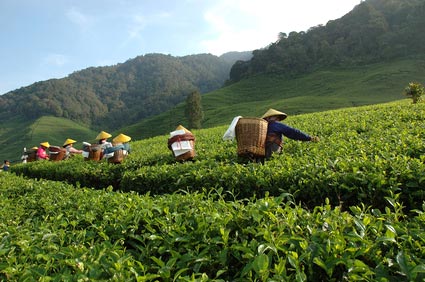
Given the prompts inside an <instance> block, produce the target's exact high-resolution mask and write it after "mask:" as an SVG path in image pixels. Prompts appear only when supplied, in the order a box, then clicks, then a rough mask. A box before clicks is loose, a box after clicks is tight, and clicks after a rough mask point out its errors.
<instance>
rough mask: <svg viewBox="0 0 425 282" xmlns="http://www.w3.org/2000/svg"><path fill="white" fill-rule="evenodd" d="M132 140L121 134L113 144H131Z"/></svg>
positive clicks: (113, 140)
mask: <svg viewBox="0 0 425 282" xmlns="http://www.w3.org/2000/svg"><path fill="white" fill-rule="evenodd" d="M130 140H131V137H130V136H127V135H125V134H122V133H120V134H119V135H118V136H117V137H115V138H114V139H112V142H114V143H126V142H129V141H130Z"/></svg>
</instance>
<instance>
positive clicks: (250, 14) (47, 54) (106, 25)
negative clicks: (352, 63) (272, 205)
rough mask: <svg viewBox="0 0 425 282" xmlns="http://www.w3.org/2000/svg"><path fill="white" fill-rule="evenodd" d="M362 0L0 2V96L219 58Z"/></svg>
mask: <svg viewBox="0 0 425 282" xmlns="http://www.w3.org/2000/svg"><path fill="white" fill-rule="evenodd" d="M359 3H360V0H175V1H171V0H0V36H1V43H0V94H4V93H6V92H8V91H11V90H14V89H17V88H20V87H24V86H28V85H30V84H32V83H34V82H37V81H43V80H47V79H51V78H62V77H65V76H67V75H68V74H71V73H72V72H75V71H79V70H82V69H85V68H87V67H91V66H107V65H114V64H118V63H123V62H125V61H126V60H128V59H132V58H134V57H137V56H139V55H144V54H148V53H163V54H170V55H173V56H185V55H192V54H200V53H211V54H214V55H217V56H219V55H221V54H223V53H225V52H229V51H249V50H255V49H259V48H263V47H265V46H267V45H268V44H270V43H271V42H275V41H276V40H277V36H278V34H279V32H286V33H289V32H291V31H297V32H299V31H306V30H307V29H308V28H310V27H312V26H316V25H319V24H326V23H327V22H328V21H329V20H333V19H337V18H340V17H342V16H343V15H345V14H346V13H348V12H349V11H351V10H352V9H353V8H354V6H355V5H357V4H359Z"/></svg>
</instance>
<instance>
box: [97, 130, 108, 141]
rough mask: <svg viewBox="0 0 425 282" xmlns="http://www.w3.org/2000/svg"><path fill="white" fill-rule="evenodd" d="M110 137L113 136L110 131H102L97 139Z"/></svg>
mask: <svg viewBox="0 0 425 282" xmlns="http://www.w3.org/2000/svg"><path fill="white" fill-rule="evenodd" d="M109 137H112V135H111V134H109V133H108V132H105V131H101V132H100V133H99V134H98V135H97V137H96V140H100V139H108V138H109Z"/></svg>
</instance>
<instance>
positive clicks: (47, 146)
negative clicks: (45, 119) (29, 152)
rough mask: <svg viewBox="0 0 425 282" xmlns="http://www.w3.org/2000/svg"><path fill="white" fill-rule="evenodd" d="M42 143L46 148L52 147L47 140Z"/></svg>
mask: <svg viewBox="0 0 425 282" xmlns="http://www.w3.org/2000/svg"><path fill="white" fill-rule="evenodd" d="M40 145H41V146H43V147H46V148H49V147H50V144H49V142H47V141H46V142H41V143H40Z"/></svg>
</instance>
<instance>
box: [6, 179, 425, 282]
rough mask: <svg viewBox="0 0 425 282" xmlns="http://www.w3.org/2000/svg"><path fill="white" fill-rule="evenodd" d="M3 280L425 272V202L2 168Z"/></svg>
mask: <svg viewBox="0 0 425 282" xmlns="http://www.w3.org/2000/svg"><path fill="white" fill-rule="evenodd" d="M0 187H1V188H0V209H1V210H0V211H1V212H0V235H1V236H0V238H1V240H0V254H1V255H0V280H2V281H94V280H101V281H397V280H399V281H423V279H425V273H424V272H425V243H424V238H423V230H424V228H425V213H424V208H421V209H419V210H416V211H415V214H414V215H412V216H409V217H407V216H406V215H405V214H404V213H403V210H402V206H401V204H400V202H399V200H398V198H397V197H398V196H397V195H392V196H393V197H392V198H386V201H388V203H389V206H388V207H386V208H385V209H383V210H378V209H371V208H366V207H365V206H364V205H362V204H359V205H357V206H352V207H350V210H349V211H342V210H341V208H340V207H334V208H332V207H331V205H330V204H329V201H327V200H325V202H324V203H323V205H320V206H317V207H315V208H314V209H312V210H310V211H309V210H307V209H303V208H302V207H301V206H300V205H297V204H295V203H294V202H293V199H292V198H291V196H289V195H285V194H282V195H281V196H279V197H270V196H268V195H265V196H264V198H262V199H245V200H234V201H225V200H224V198H223V196H224V193H225V191H223V190H222V189H217V190H215V191H211V192H210V193H203V192H202V193H201V192H200V193H197V192H195V193H175V194H167V195H162V196H155V197H153V196H150V195H137V194H135V193H123V192H114V191H112V190H111V189H110V188H109V189H103V190H94V189H88V188H83V187H79V186H77V187H74V186H72V185H70V184H66V183H63V182H53V181H46V180H29V179H25V178H23V177H18V176H16V175H13V174H8V173H3V174H1V175H0Z"/></svg>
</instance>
